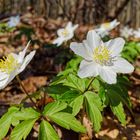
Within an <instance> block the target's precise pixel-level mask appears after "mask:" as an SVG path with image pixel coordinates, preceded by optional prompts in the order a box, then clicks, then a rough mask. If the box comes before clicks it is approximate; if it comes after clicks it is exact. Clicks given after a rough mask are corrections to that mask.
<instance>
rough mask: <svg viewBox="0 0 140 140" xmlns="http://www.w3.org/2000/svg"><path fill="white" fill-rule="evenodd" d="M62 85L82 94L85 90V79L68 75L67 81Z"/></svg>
mask: <svg viewBox="0 0 140 140" xmlns="http://www.w3.org/2000/svg"><path fill="white" fill-rule="evenodd" d="M64 85H66V86H69V87H72V88H75V89H76V90H77V89H78V90H80V91H81V92H84V90H85V88H86V84H85V79H81V78H79V77H77V76H76V75H74V74H69V75H68V76H67V80H66V81H65V82H64Z"/></svg>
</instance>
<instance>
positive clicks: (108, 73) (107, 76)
mask: <svg viewBox="0 0 140 140" xmlns="http://www.w3.org/2000/svg"><path fill="white" fill-rule="evenodd" d="M99 75H100V77H101V78H102V79H103V80H104V81H105V82H107V83H108V84H115V83H116V82H117V81H116V77H117V74H116V73H115V72H114V71H113V70H111V69H110V68H108V67H100V70H99Z"/></svg>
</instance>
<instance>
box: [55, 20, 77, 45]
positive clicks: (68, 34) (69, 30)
mask: <svg viewBox="0 0 140 140" xmlns="http://www.w3.org/2000/svg"><path fill="white" fill-rule="evenodd" d="M77 27H78V24H76V25H72V22H68V24H67V26H66V27H65V28H61V29H58V30H57V35H58V38H57V39H55V40H54V41H53V44H57V46H60V45H61V44H62V43H63V42H65V41H68V40H70V39H72V38H73V36H74V31H75V30H76V28H77Z"/></svg>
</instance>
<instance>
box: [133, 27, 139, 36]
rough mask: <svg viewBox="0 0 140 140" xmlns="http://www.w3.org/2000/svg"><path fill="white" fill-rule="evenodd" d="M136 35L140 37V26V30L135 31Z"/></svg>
mask: <svg viewBox="0 0 140 140" xmlns="http://www.w3.org/2000/svg"><path fill="white" fill-rule="evenodd" d="M134 37H135V38H140V28H138V30H135V31H134Z"/></svg>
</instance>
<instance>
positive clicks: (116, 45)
mask: <svg viewBox="0 0 140 140" xmlns="http://www.w3.org/2000/svg"><path fill="white" fill-rule="evenodd" d="M104 44H105V46H106V47H108V49H109V50H110V51H111V54H112V56H118V55H119V54H120V53H121V51H122V49H123V47H124V44H125V40H124V39H123V38H120V37H118V38H115V39H111V40H109V41H108V42H106V43H104Z"/></svg>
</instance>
